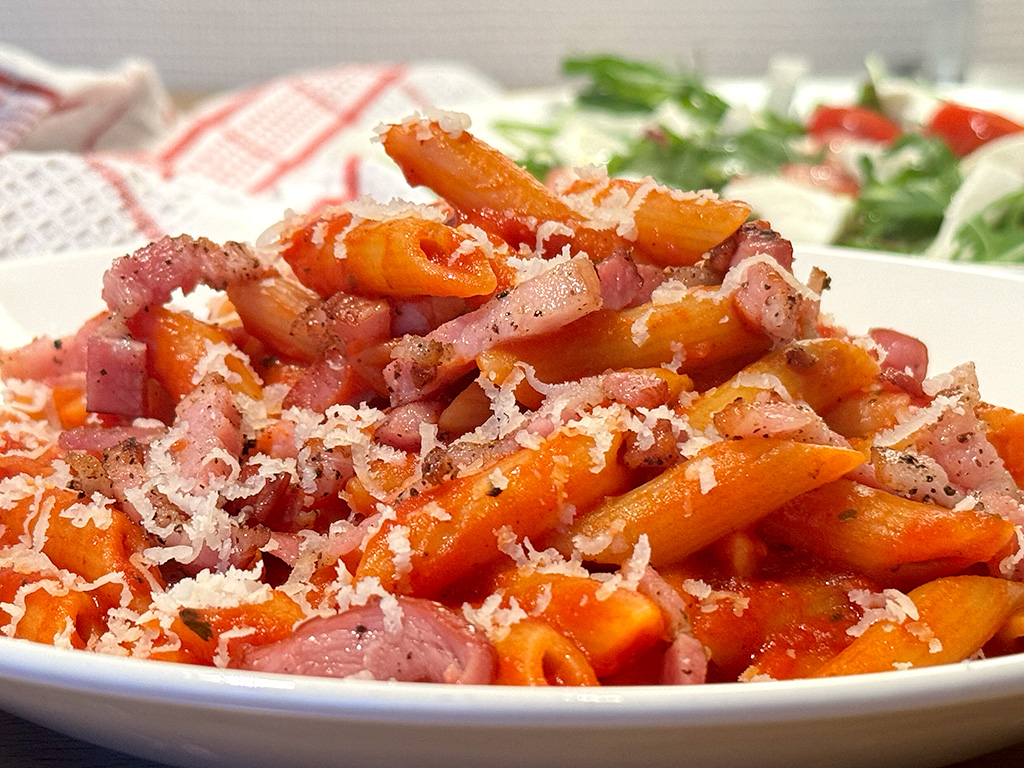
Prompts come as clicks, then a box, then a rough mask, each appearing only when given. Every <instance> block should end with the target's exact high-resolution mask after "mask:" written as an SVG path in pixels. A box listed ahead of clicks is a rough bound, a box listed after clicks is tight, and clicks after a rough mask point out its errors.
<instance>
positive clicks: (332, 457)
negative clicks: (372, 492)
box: [298, 441, 355, 499]
mask: <svg viewBox="0 0 1024 768" xmlns="http://www.w3.org/2000/svg"><path fill="white" fill-rule="evenodd" d="M298 467H299V474H300V475H301V476H302V477H303V478H304V479H307V478H309V480H306V481H305V482H304V484H303V485H304V489H305V490H306V491H307V492H308V493H309V495H310V496H313V497H314V498H320V499H325V498H331V497H337V495H338V494H339V493H340V492H341V491H342V489H343V488H344V487H345V483H347V482H348V481H349V480H350V479H351V478H352V476H353V475H355V469H354V465H353V462H352V451H351V449H350V448H349V447H348V446H337V447H335V448H325V447H324V446H323V445H322V444H320V443H319V442H318V441H310V442H309V443H308V444H307V445H304V446H303V450H300V451H299V455H298ZM310 483H311V487H307V486H309V484H310Z"/></svg>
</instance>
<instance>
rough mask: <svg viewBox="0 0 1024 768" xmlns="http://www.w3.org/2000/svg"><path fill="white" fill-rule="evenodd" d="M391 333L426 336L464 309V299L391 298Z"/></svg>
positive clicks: (447, 297)
mask: <svg viewBox="0 0 1024 768" xmlns="http://www.w3.org/2000/svg"><path fill="white" fill-rule="evenodd" d="M391 304H392V314H393V317H392V320H391V335H392V336H405V335H406V334H413V335H416V336H426V335H427V334H428V333H430V332H431V331H432V330H434V329H435V328H437V327H438V326H440V325H443V324H444V323H447V322H448V321H449V320H454V319H455V318H456V317H458V316H459V315H461V314H462V313H463V312H465V311H466V300H465V299H460V298H458V297H455V296H413V297H411V298H393V299H392V300H391Z"/></svg>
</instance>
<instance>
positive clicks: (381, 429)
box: [374, 400, 445, 452]
mask: <svg viewBox="0 0 1024 768" xmlns="http://www.w3.org/2000/svg"><path fill="white" fill-rule="evenodd" d="M444 408H445V404H444V403H442V402H441V401H439V400H420V401H418V402H415V403H407V404H406V405H397V406H395V407H394V408H391V409H390V410H389V411H388V413H387V415H386V416H385V417H384V421H383V422H382V423H381V424H380V425H379V426H378V427H377V429H376V431H375V432H374V437H375V438H376V439H377V441H378V442H381V443H384V444H385V445H390V446H391V447H392V448H397V449H398V450H400V451H410V452H412V451H418V450H419V449H420V444H421V442H422V441H421V439H420V425H422V424H437V420H438V418H439V417H440V416H441V411H443V410H444Z"/></svg>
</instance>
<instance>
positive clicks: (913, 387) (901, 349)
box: [868, 328, 928, 397]
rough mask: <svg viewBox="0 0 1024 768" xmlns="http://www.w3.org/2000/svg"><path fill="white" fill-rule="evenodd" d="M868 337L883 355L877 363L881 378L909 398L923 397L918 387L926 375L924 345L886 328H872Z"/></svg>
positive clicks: (925, 348)
mask: <svg viewBox="0 0 1024 768" xmlns="http://www.w3.org/2000/svg"><path fill="white" fill-rule="evenodd" d="M868 336H870V337H871V339H872V341H874V342H875V343H876V344H877V345H878V346H879V347H881V348H882V350H883V352H884V354H883V356H882V360H881V361H880V366H881V369H882V378H883V379H884V380H885V381H887V382H889V383H890V384H892V385H893V386H894V387H896V388H897V389H900V390H903V391H904V392H906V393H907V394H909V395H913V396H914V397H922V396H923V395H924V391H923V390H922V388H921V385H922V384H923V382H924V377H925V375H926V374H927V373H928V347H927V346H925V344H924V342H922V341H920V340H919V339H915V338H914V337H913V336H908V335H907V334H905V333H900V332H899V331H893V330H891V329H889V328H872V329H871V330H870V331H868Z"/></svg>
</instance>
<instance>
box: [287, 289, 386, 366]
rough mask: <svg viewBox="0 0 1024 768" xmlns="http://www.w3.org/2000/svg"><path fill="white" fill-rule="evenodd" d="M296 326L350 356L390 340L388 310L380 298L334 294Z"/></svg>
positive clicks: (304, 316) (309, 311)
mask: <svg viewBox="0 0 1024 768" xmlns="http://www.w3.org/2000/svg"><path fill="white" fill-rule="evenodd" d="M296 324H297V325H298V326H299V328H301V329H302V330H304V331H305V332H306V333H307V334H309V335H311V336H314V337H319V338H321V339H322V340H323V347H322V348H326V347H327V346H329V345H334V346H337V347H340V348H342V349H344V350H345V354H348V355H351V354H354V353H356V352H359V351H361V350H363V349H366V348H367V347H371V346H373V345H374V344H380V343H381V342H383V341H385V340H387V339H388V338H390V337H391V308H390V306H389V305H388V303H387V302H386V301H384V300H382V299H368V298H365V297H363V296H353V295H351V294H347V293H336V294H334V295H333V296H331V297H329V298H327V299H324V300H323V301H322V302H319V303H317V304H315V305H313V306H312V307H310V309H309V310H308V311H307V312H305V313H303V314H302V315H300V316H299V317H298V319H297V320H296Z"/></svg>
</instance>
